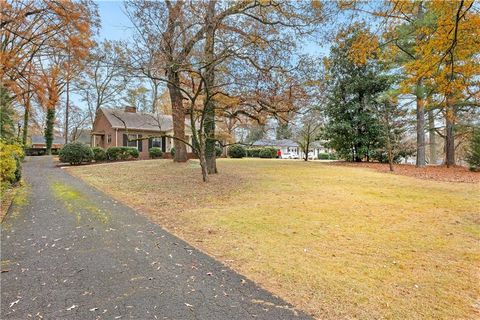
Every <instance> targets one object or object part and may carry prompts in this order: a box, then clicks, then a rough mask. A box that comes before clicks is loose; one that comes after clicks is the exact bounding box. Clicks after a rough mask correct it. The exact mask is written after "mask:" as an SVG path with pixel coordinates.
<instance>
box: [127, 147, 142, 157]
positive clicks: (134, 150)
mask: <svg viewBox="0 0 480 320" xmlns="http://www.w3.org/2000/svg"><path fill="white" fill-rule="evenodd" d="M127 149H128V154H129V155H130V157H132V158H133V159H137V158H138V157H139V156H140V152H139V151H138V149H137V148H127Z"/></svg>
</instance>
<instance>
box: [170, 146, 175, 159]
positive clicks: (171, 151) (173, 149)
mask: <svg viewBox="0 0 480 320" xmlns="http://www.w3.org/2000/svg"><path fill="white" fill-rule="evenodd" d="M170 154H171V155H172V157H175V147H172V149H170Z"/></svg>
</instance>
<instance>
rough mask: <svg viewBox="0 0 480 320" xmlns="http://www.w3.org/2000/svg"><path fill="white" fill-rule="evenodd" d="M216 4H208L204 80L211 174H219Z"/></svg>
mask: <svg viewBox="0 0 480 320" xmlns="http://www.w3.org/2000/svg"><path fill="white" fill-rule="evenodd" d="M215 3H216V1H210V2H209V3H208V11H207V17H206V19H205V24H206V26H207V28H206V32H205V48H204V55H205V65H206V67H205V71H204V74H203V78H204V80H205V92H206V95H205V96H206V100H205V103H204V106H203V107H204V110H203V111H204V127H205V136H206V141H205V158H206V163H207V171H208V173H209V174H214V173H217V172H218V171H217V161H216V152H215V145H216V140H215V101H214V97H213V95H214V92H213V90H214V86H215V52H214V51H215V28H216V26H215V22H214V17H215Z"/></svg>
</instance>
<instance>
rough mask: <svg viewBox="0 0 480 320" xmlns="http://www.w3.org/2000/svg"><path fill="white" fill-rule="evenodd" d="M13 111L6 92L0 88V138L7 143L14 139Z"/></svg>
mask: <svg viewBox="0 0 480 320" xmlns="http://www.w3.org/2000/svg"><path fill="white" fill-rule="evenodd" d="M14 115H15V110H14V109H13V106H12V98H11V97H10V94H9V92H8V90H7V89H6V88H5V87H3V86H0V137H1V138H2V139H5V140H7V141H10V140H13V139H14V138H15V125H14V123H13V117H14Z"/></svg>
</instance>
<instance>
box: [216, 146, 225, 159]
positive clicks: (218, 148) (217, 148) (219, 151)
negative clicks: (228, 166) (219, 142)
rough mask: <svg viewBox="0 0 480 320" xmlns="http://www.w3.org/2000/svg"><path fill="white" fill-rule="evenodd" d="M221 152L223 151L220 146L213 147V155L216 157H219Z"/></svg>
mask: <svg viewBox="0 0 480 320" xmlns="http://www.w3.org/2000/svg"><path fill="white" fill-rule="evenodd" d="M222 153H223V149H222V148H220V147H215V155H216V156H217V158H219V157H221V156H222Z"/></svg>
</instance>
